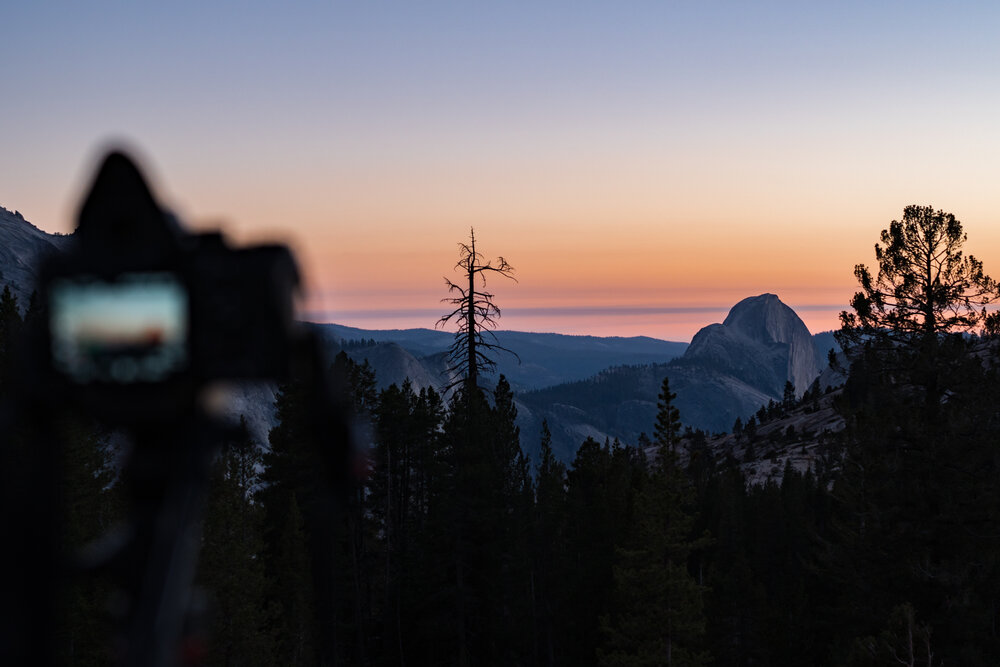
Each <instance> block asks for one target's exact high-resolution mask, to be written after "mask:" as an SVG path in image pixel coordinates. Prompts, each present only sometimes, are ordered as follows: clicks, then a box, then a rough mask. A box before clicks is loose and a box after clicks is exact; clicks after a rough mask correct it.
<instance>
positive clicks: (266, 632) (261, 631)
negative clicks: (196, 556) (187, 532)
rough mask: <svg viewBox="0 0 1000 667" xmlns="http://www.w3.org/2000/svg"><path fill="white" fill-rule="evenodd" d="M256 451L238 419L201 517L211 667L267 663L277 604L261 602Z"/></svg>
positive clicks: (263, 585)
mask: <svg viewBox="0 0 1000 667" xmlns="http://www.w3.org/2000/svg"><path fill="white" fill-rule="evenodd" d="M260 463H261V454H260V450H259V449H258V448H257V444H256V443H254V442H253V440H252V439H251V438H250V434H249V432H248V431H247V429H246V421H245V420H244V419H242V418H241V420H240V437H239V439H238V440H236V441H234V442H230V443H226V445H225V446H224V448H223V451H222V453H221V455H220V457H219V461H218V463H217V464H216V472H215V478H214V479H213V482H212V488H211V490H210V494H209V500H208V507H207V510H206V514H205V523H204V531H203V532H204V537H203V543H202V553H201V558H200V563H199V567H200V572H199V580H200V581H201V583H202V584H203V585H204V586H206V587H207V588H208V589H209V591H210V593H211V596H212V601H213V607H212V622H211V632H210V642H209V652H208V657H207V660H206V664H209V665H234V664H237V665H271V664H274V661H275V659H276V654H275V650H274V648H275V647H274V639H275V637H274V633H273V630H272V628H273V625H274V623H275V622H277V620H278V618H277V614H276V613H275V612H276V611H277V608H276V606H274V605H268V604H267V602H266V599H265V594H266V592H267V582H266V579H265V573H264V540H263V534H262V528H263V523H262V518H263V517H262V513H261V512H262V508H261V506H260V505H259V504H258V503H256V502H254V495H255V491H256V486H257V467H258V466H259V465H260Z"/></svg>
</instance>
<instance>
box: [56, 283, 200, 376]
mask: <svg viewBox="0 0 1000 667" xmlns="http://www.w3.org/2000/svg"><path fill="white" fill-rule="evenodd" d="M49 303H50V311H49V312H50V329H51V333H52V360H53V365H54V366H55V368H56V369H57V370H59V371H61V372H62V373H64V374H66V375H67V376H69V377H70V378H71V379H73V380H74V381H76V382H80V383H89V382H115V383H120V384H129V383H136V382H160V381H162V380H165V379H167V378H168V377H170V376H171V375H173V374H174V373H176V372H178V371H181V370H183V369H184V368H185V367H186V366H187V362H188V312H189V311H188V294H187V291H186V289H185V288H184V286H183V285H182V284H181V282H180V281H179V280H178V279H177V277H176V276H174V275H172V274H170V273H130V274H123V275H121V276H118V278H117V279H116V280H114V281H113V282H106V281H101V280H94V279H86V278H72V279H65V278H64V279H61V280H57V281H54V282H53V283H52V286H51V290H50V292H49Z"/></svg>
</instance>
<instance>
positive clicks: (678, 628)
mask: <svg viewBox="0 0 1000 667" xmlns="http://www.w3.org/2000/svg"><path fill="white" fill-rule="evenodd" d="M674 398H676V395H675V394H673V393H671V392H670V386H669V383H668V381H667V379H666V378H665V379H664V381H663V388H662V391H661V392H660V403H659V410H658V412H657V418H656V428H655V433H656V442H657V445H658V452H657V462H656V464H655V465H654V466H653V469H652V473H651V475H650V479H649V481H648V482H647V483H646V484H645V485H644V486H643V488H642V491H641V492H640V494H639V497H638V502H637V506H636V523H635V528H634V530H633V532H632V534H631V535H630V536H629V538H628V540H627V541H625V542H624V543H623V544H622V546H620V547H619V548H618V549H617V550H616V554H615V555H616V558H615V560H616V563H615V567H614V585H615V587H614V599H613V605H612V607H611V612H610V613H609V614H606V615H605V616H603V617H602V620H601V626H602V631H603V634H604V637H605V642H604V645H603V647H602V648H601V650H600V651H599V652H598V657H599V663H600V664H601V665H608V666H610V665H635V664H642V665H701V664H706V663H707V660H708V656H707V654H705V653H704V652H702V651H701V650H700V641H701V638H702V635H703V634H704V631H705V617H704V612H703V601H702V596H703V592H704V590H703V587H702V586H700V585H698V583H697V582H696V581H695V580H694V578H693V577H692V576H691V574H690V572H689V571H688V559H689V557H690V556H691V553H692V551H693V550H694V549H696V548H700V547H702V546H704V541H703V540H697V539H695V538H694V537H693V536H692V529H693V526H694V516H693V507H692V505H693V503H694V498H693V493H692V488H691V483H690V481H689V480H688V479H687V477H686V475H685V473H684V470H683V469H682V468H681V465H680V462H679V459H678V456H677V451H676V438H677V432H678V430H679V428H680V414H679V412H678V410H677V408H676V407H675V406H674V405H673V399H674Z"/></svg>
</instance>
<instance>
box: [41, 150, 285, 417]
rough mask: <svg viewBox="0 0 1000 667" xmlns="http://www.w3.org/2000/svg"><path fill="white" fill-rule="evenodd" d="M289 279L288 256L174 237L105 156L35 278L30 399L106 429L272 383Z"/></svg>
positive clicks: (131, 175)
mask: <svg viewBox="0 0 1000 667" xmlns="http://www.w3.org/2000/svg"><path fill="white" fill-rule="evenodd" d="M298 284H299V273H298V269H297V267H296V264H295V261H294V259H293V257H292V255H291V253H290V251H289V250H288V248H287V247H285V246H282V245H262V246H253V247H246V248H233V247H230V245H229V244H228V243H227V242H226V240H225V239H224V238H223V236H222V235H221V234H220V233H217V232H212V233H200V234H193V233H188V232H185V231H184V230H183V229H182V228H181V226H180V224H179V223H178V221H177V220H176V219H175V218H174V217H173V216H172V215H170V214H169V213H167V212H166V211H164V210H163V209H162V208H161V207H160V206H159V204H158V203H157V202H156V200H155V198H154V197H153V195H152V193H151V192H150V190H149V187H148V186H147V184H146V181H145V179H144V178H143V177H142V175H141V173H140V172H139V170H138V168H137V167H136V166H135V164H134V163H133V162H132V160H130V159H129V158H128V157H127V156H125V155H124V154H123V153H120V152H114V153H111V154H110V155H108V156H107V157H106V158H105V160H104V162H103V164H102V165H101V167H100V169H99V171H98V174H97V177H96V178H95V180H94V183H93V186H92V188H91V190H90V192H89V194H88V196H87V198H86V200H85V202H84V205H83V207H82V209H81V211H80V218H79V224H78V227H77V231H76V233H75V234H74V237H73V243H72V245H70V247H69V249H68V250H67V252H65V253H62V254H60V255H57V256H53V257H50V258H49V259H48V261H47V262H46V263H45V264H44V265H43V267H42V270H41V282H40V285H39V288H40V289H39V294H40V297H41V305H42V312H43V314H44V318H43V323H42V324H41V328H42V329H43V332H42V333H41V335H39V336H37V337H36V340H37V341H38V342H37V346H38V347H37V348H36V350H35V355H34V356H35V358H36V360H37V365H38V366H39V368H38V369H36V373H35V376H36V377H39V378H42V384H43V385H44V386H43V387H41V390H42V391H44V392H46V393H47V395H49V396H51V398H54V399H56V400H61V399H69V400H70V401H72V402H74V403H77V404H80V405H81V406H82V407H84V408H85V409H87V410H88V411H90V412H92V413H94V414H97V415H98V416H101V417H102V418H104V419H107V420H109V421H112V422H130V421H151V420H152V421H155V420H162V419H170V418H173V417H174V416H176V415H177V414H179V413H182V412H184V411H186V410H190V409H191V408H192V405H193V404H194V402H195V401H196V400H197V397H198V393H199V391H200V390H201V389H202V388H204V387H205V386H206V385H207V384H209V383H212V382H215V381H220V380H244V379H281V378H284V377H285V376H286V375H287V373H288V370H289V364H290V359H291V354H292V348H293V344H294V338H295V336H296V329H295V323H294V317H293V308H294V295H295V291H296V289H297V287H298Z"/></svg>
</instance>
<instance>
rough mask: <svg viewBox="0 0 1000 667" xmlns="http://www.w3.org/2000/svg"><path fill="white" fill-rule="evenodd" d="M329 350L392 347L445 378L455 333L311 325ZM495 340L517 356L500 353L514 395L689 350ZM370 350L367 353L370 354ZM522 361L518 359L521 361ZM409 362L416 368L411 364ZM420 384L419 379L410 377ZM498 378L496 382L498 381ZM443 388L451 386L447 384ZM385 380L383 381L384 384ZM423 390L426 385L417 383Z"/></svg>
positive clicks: (525, 336)
mask: <svg viewBox="0 0 1000 667" xmlns="http://www.w3.org/2000/svg"><path fill="white" fill-rule="evenodd" d="M311 326H313V327H315V328H316V329H317V330H318V331H319V332H320V335H321V337H322V338H323V340H324V341H326V343H327V344H328V346H330V349H333V348H335V347H336V344H338V343H342V342H347V341H356V342H361V343H363V342H364V341H374V342H375V343H376V346H368V347H366V346H364V345H361V346H360V347H351V346H348V347H347V349H346V352H347V353H348V356H351V357H352V358H356V359H358V360H359V361H360V360H362V359H363V358H364V357H365V356H366V354H369V353H370V354H371V355H379V356H380V358H381V357H383V356H384V355H383V354H382V353H381V352H378V351H377V350H376V349H374V348H377V346H378V345H379V344H387V343H394V344H396V345H398V346H399V347H401V348H403V349H404V350H406V351H407V352H409V353H410V354H411V355H412V356H413V357H414V358H415V360H418V361H419V360H426V363H424V366H425V367H426V368H427V370H428V371H431V372H434V373H437V374H438V375H439V376H442V372H443V365H442V360H441V358H440V357H439V355H442V354H443V353H444V352H446V351H447V350H448V348H449V347H450V346H451V344H452V342H453V341H454V334H453V333H451V332H446V331H438V330H432V329H392V330H371V329H356V328H353V327H346V326H343V325H340V324H312V325H311ZM496 336H497V340H498V342H499V344H500V345H502V346H503V347H505V348H507V349H509V350H512V351H513V352H515V353H516V354H517V357H515V356H514V355H511V354H506V353H504V352H498V353H497V354H496V355H495V356H494V358H495V359H496V362H497V374H498V375H499V374H503V375H504V376H505V377H506V378H507V380H508V381H509V382H510V383H511V386H512V387H513V388H514V390H515V391H530V390H532V389H539V388H542V387H547V386H551V385H556V384H561V383H564V382H572V381H575V380H582V379H585V378H588V377H591V376H592V375H595V374H596V373H599V372H601V371H602V370H604V369H605V368H608V367H609V366H618V365H625V364H652V363H665V362H667V361H669V360H671V359H674V358H676V357H679V356H680V355H681V354H683V353H684V351H685V350H686V349H687V348H688V344H687V343H679V342H673V341H665V340H659V339H657V338H649V337H646V336H636V337H617V336H616V337H598V336H572V335H566V334H554V333H530V332H523V331H497V332H496ZM366 350H368V352H366ZM518 357H520V359H518ZM370 361H371V363H372V365H373V366H375V367H376V369H378V368H379V367H380V366H382V367H385V368H386V369H387V373H388V374H395V371H394V370H390V369H389V368H388V367H387V366H386V365H385V364H381V363H376V360H375V359H373V358H372V359H370ZM405 363H407V364H412V361H411V360H406V361H405ZM412 379H414V380H416V378H415V377H414V378H412ZM495 379H496V378H495V377H494V378H493V380H494V381H495ZM443 380H444V378H443V376H442V382H441V383H440V384H441V385H445V384H447V383H446V382H444V381H443ZM380 381H381V380H380ZM419 384H420V386H426V385H424V384H423V383H419Z"/></svg>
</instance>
